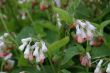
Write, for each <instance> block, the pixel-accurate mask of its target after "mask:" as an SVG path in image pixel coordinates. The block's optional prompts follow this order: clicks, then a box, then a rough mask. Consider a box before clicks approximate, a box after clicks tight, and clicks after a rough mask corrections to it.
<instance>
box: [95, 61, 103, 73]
mask: <svg viewBox="0 0 110 73" xmlns="http://www.w3.org/2000/svg"><path fill="white" fill-rule="evenodd" d="M102 62H103V60H102V59H101V60H100V61H99V63H98V64H97V66H96V69H95V70H94V73H101V65H102Z"/></svg>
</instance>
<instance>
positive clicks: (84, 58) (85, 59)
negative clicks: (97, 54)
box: [80, 52, 91, 67]
mask: <svg viewBox="0 0 110 73" xmlns="http://www.w3.org/2000/svg"><path fill="white" fill-rule="evenodd" d="M80 62H81V65H83V66H86V67H91V56H90V53H89V52H87V53H86V55H83V56H80Z"/></svg>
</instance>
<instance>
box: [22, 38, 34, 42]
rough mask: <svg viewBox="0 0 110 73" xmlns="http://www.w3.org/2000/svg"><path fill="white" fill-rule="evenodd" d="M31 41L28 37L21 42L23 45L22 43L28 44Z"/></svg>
mask: <svg viewBox="0 0 110 73" xmlns="http://www.w3.org/2000/svg"><path fill="white" fill-rule="evenodd" d="M30 41H32V38H31V37H28V38H25V39H22V40H21V42H22V43H24V42H30Z"/></svg>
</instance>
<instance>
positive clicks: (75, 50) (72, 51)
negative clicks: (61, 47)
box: [61, 47, 79, 65]
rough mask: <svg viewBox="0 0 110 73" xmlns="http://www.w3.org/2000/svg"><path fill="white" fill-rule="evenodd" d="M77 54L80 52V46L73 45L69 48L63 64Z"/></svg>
mask: <svg viewBox="0 0 110 73" xmlns="http://www.w3.org/2000/svg"><path fill="white" fill-rule="evenodd" d="M77 54H79V49H78V47H71V48H69V49H67V50H66V53H65V55H64V59H63V60H62V63H61V65H64V64H65V63H67V62H68V61H69V60H71V59H72V57H73V56H75V55H77Z"/></svg>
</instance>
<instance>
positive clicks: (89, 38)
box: [86, 30, 94, 40]
mask: <svg viewBox="0 0 110 73" xmlns="http://www.w3.org/2000/svg"><path fill="white" fill-rule="evenodd" d="M86 34H87V38H88V40H91V39H92V38H93V36H94V34H93V32H92V31H91V30H87V33H86Z"/></svg>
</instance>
